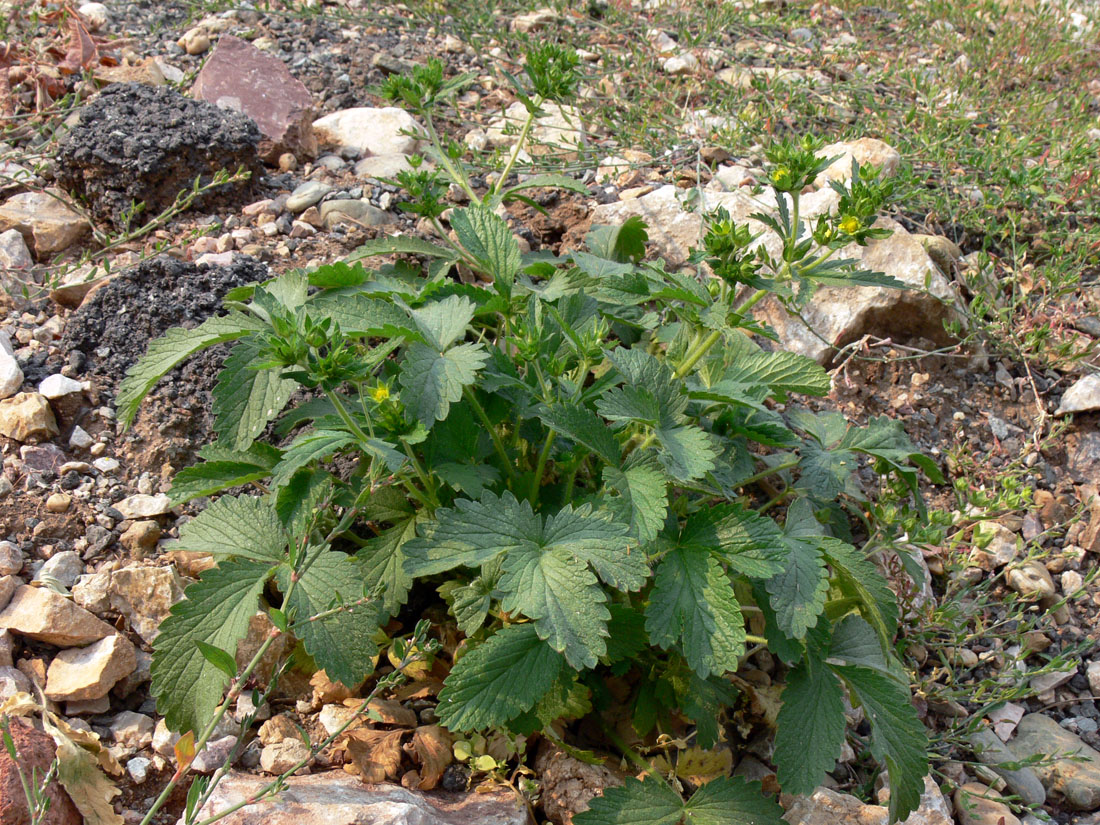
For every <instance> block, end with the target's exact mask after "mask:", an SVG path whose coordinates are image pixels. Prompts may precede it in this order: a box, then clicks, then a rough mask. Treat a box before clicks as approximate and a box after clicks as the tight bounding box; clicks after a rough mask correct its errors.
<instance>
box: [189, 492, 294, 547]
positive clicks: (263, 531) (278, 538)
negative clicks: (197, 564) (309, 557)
mask: <svg viewBox="0 0 1100 825" xmlns="http://www.w3.org/2000/svg"><path fill="white" fill-rule="evenodd" d="M286 548H287V538H286V533H285V532H284V531H283V527H282V525H281V524H280V523H279V518H278V516H277V515H276V514H275V510H274V508H273V507H272V506H271V504H270V503H269V502H268V501H266V500H265V499H262V498H260V497H259V496H249V495H241V496H222V497H221V498H219V499H218V500H217V501H215V502H214V503H213V504H211V505H210V506H209V507H207V508H206V509H205V510H203V511H202V512H201V513H199V514H198V515H197V516H195V517H194V518H193V519H191V520H190V521H189V522H187V523H186V524H184V525H183V526H182V527H181V528H180V537H179V539H178V540H177V541H176V543H175V545H174V549H178V550H188V551H191V552H194V553H210V554H211V555H213V556H214V558H215V559H219V560H220V559H224V558H230V557H234V556H235V557H239V558H242V559H252V560H254V561H266V562H280V561H282V560H283V558H284V557H285V555H286Z"/></svg>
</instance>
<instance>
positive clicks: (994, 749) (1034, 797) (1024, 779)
mask: <svg viewBox="0 0 1100 825" xmlns="http://www.w3.org/2000/svg"><path fill="white" fill-rule="evenodd" d="M970 744H971V746H972V748H973V751H974V754H975V756H977V758H978V761H979V762H981V763H982V764H983V765H986V766H988V767H989V768H990V769H991V770H992V771H993V772H994V773H995V774H996V775H997V776H999V777H1001V779H1003V780H1004V781H1005V784H1006V785H1007V786H1008V787H1009V788H1011V789H1012V791H1013V792H1014V793H1016V794H1017V795H1018V796H1019V797H1020V798H1021V799H1022V800H1023V801H1024V802H1025V803H1027V804H1028V805H1042V804H1043V803H1044V802H1046V798H1047V794H1046V790H1044V788H1043V783H1042V782H1040V781H1039V777H1037V776H1036V775H1035V772H1034V771H1032V770H1031V769H1030V768H1028V767H1026V766H1020V767H1019V768H1017V769H1016V770H1008V769H1007V768H1002V767H1000V765H1001V764H1003V763H1006V762H1014V761H1016V757H1015V756H1014V755H1013V754H1012V751H1010V750H1009V749H1008V748H1007V747H1006V746H1005V744H1004V743H1003V742H1002V741H1001V740H1000V738H999V737H998V736H997V734H996V733H994V732H993V731H992V730H990V729H989V728H982V729H980V730H978V731H977V732H976V733H974V734H973V735H971V737H970Z"/></svg>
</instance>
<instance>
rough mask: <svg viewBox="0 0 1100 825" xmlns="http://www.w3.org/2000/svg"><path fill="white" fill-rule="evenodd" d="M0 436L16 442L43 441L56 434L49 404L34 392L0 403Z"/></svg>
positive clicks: (24, 393)
mask: <svg viewBox="0 0 1100 825" xmlns="http://www.w3.org/2000/svg"><path fill="white" fill-rule="evenodd" d="M0 434H3V435H6V436H7V437H8V438H12V439H15V440H16V441H22V442H28V441H43V440H45V439H47V438H52V437H53V436H55V435H57V434H58V429H57V419H55V418H54V415H53V410H51V409H50V402H49V401H47V400H46V399H45V398H44V397H43V396H41V395H39V394H38V393H36V392H21V393H19V394H18V395H13V396H12V397H11V398H5V399H4V400H3V401H0Z"/></svg>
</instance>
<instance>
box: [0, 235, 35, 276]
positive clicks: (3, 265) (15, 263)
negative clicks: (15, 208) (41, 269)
mask: <svg viewBox="0 0 1100 825" xmlns="http://www.w3.org/2000/svg"><path fill="white" fill-rule="evenodd" d="M32 266H34V259H33V258H32V257H31V251H30V250H29V249H27V242H26V241H25V240H23V233H22V232H20V231H19V230H18V229H8V230H7V231H5V232H0V269H10V270H16V271H21V270H26V269H30V268H31V267H32Z"/></svg>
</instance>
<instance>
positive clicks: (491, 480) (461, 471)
mask: <svg viewBox="0 0 1100 825" xmlns="http://www.w3.org/2000/svg"><path fill="white" fill-rule="evenodd" d="M432 472H433V473H435V474H436V475H437V476H439V478H440V479H442V480H443V481H444V482H445V483H446V484H449V485H450V486H451V487H453V488H454V489H455V490H456V491H457V492H460V493H463V494H465V495H467V496H470V497H472V498H480V497H481V495H482V494H483V493H485V492H486V490H487V489H488V488H489V487H491V486H492V485H494V484H496V483H497V482H498V481H500V472H499V471H498V470H497V468H496V467H493V466H491V465H489V464H460V463H458V462H454V461H444V462H441V463H439V464H433V465H432Z"/></svg>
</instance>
